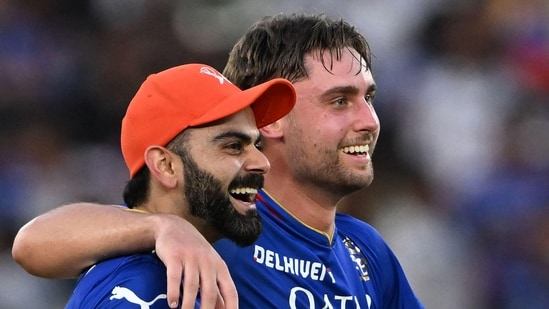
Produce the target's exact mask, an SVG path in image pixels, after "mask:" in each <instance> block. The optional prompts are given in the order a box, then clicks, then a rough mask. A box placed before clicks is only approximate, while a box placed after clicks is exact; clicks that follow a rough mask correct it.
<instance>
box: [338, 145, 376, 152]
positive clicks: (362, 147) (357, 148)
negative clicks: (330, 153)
mask: <svg viewBox="0 0 549 309" xmlns="http://www.w3.org/2000/svg"><path fill="white" fill-rule="evenodd" d="M342 150H343V152H345V153H367V152H368V151H369V150H370V146H368V145H357V146H347V147H343V148H342Z"/></svg>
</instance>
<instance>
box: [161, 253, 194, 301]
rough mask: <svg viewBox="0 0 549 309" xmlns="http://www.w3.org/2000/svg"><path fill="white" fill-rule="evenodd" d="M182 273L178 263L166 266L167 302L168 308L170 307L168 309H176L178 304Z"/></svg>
mask: <svg viewBox="0 0 549 309" xmlns="http://www.w3.org/2000/svg"><path fill="white" fill-rule="evenodd" d="M182 272H183V268H182V266H181V264H179V263H173V264H171V265H166V280H167V285H168V287H167V289H168V291H167V297H168V299H167V301H168V306H170V308H177V306H178V304H179V296H180V295H179V294H180V292H181V274H182ZM189 308H190V307H189Z"/></svg>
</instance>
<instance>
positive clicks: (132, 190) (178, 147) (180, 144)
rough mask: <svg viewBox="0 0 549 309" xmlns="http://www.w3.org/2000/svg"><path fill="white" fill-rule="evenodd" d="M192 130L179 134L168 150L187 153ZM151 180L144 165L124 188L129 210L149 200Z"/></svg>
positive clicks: (149, 173) (169, 144)
mask: <svg viewBox="0 0 549 309" xmlns="http://www.w3.org/2000/svg"><path fill="white" fill-rule="evenodd" d="M191 130H192V128H187V129H186V130H184V131H183V132H181V133H179V134H178V135H177V136H176V137H174V139H172V140H171V141H170V142H169V143H168V144H167V145H166V148H167V149H168V150H170V151H172V152H174V153H177V154H181V153H183V152H185V151H187V149H188V148H187V143H188V141H189V132H190V131H191ZM150 178H151V172H150V171H149V168H148V167H147V165H144V166H143V167H142V168H141V169H140V170H139V171H138V172H137V173H136V174H135V176H133V178H132V179H130V180H129V181H128V182H127V183H126V186H125V187H124V193H123V197H124V203H126V206H128V208H135V207H138V206H140V205H142V204H144V203H145V202H147V200H148V198H149V193H150V192H149V191H150V190H149V180H150Z"/></svg>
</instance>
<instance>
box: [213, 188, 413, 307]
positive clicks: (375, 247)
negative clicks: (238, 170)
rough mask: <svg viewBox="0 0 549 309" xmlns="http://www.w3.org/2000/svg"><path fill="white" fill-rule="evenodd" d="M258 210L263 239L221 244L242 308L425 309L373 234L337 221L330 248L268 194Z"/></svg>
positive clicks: (344, 219)
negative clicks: (240, 243)
mask: <svg viewBox="0 0 549 309" xmlns="http://www.w3.org/2000/svg"><path fill="white" fill-rule="evenodd" d="M256 204H257V208H258V211H259V213H260V215H261V217H262V219H263V232H262V233H261V236H260V237H259V239H258V240H257V241H256V242H255V243H254V244H253V245H251V246H248V247H238V246H237V245H235V244H234V243H233V242H231V241H229V240H227V239H222V240H220V241H218V242H216V243H215V248H216V250H217V251H218V252H219V254H220V255H221V256H222V257H223V259H224V260H225V262H226V263H227V265H228V267H229V269H230V272H231V276H232V278H233V280H234V281H235V285H236V288H237V290H238V293H239V301H240V308H244V309H246V308H291V309H309V308H311V309H312V308H315V309H316V308H319V309H320V308H333V309H343V308H345V309H351V308H362V309H401V308H402V309H404V308H406V309H415V308H423V305H422V304H421V303H420V301H419V300H418V299H417V297H416V296H415V294H414V293H413V291H412V289H411V287H410V285H409V283H408V280H407V279H406V277H405V275H404V272H403V270H402V268H401V266H400V263H399V262H398V260H397V258H396V257H395V255H394V254H393V252H392V251H391V249H390V248H389V247H388V245H387V244H386V243H385V241H384V240H383V239H382V238H381V236H380V235H379V233H378V232H377V231H376V230H375V229H374V228H373V227H372V226H370V225H368V224H367V223H365V222H363V221H360V220H358V219H356V218H353V217H351V216H349V215H345V214H337V216H336V230H335V233H334V237H333V240H332V243H330V242H329V239H328V238H327V237H326V236H325V234H322V233H320V232H319V231H317V230H314V229H312V228H310V227H308V226H306V225H304V224H303V223H301V222H300V221H299V220H297V219H296V218H295V217H293V216H292V215H290V214H289V213H288V212H286V211H285V210H284V209H283V208H282V207H281V206H280V205H279V204H277V203H276V202H275V201H274V200H273V199H272V198H271V197H270V196H268V195H267V194H266V193H265V192H264V191H261V192H260V193H259V195H258V200H257V202H256Z"/></svg>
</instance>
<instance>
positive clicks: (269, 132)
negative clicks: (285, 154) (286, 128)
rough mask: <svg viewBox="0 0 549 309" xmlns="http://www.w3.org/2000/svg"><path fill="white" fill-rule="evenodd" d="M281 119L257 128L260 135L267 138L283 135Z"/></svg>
mask: <svg viewBox="0 0 549 309" xmlns="http://www.w3.org/2000/svg"><path fill="white" fill-rule="evenodd" d="M281 121H282V120H281V119H279V120H277V121H275V122H273V123H271V124H269V125H266V126H264V127H263V128H261V129H259V132H261V135H263V136H265V137H269V138H281V137H282V136H284V132H283V131H282V123H281Z"/></svg>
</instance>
